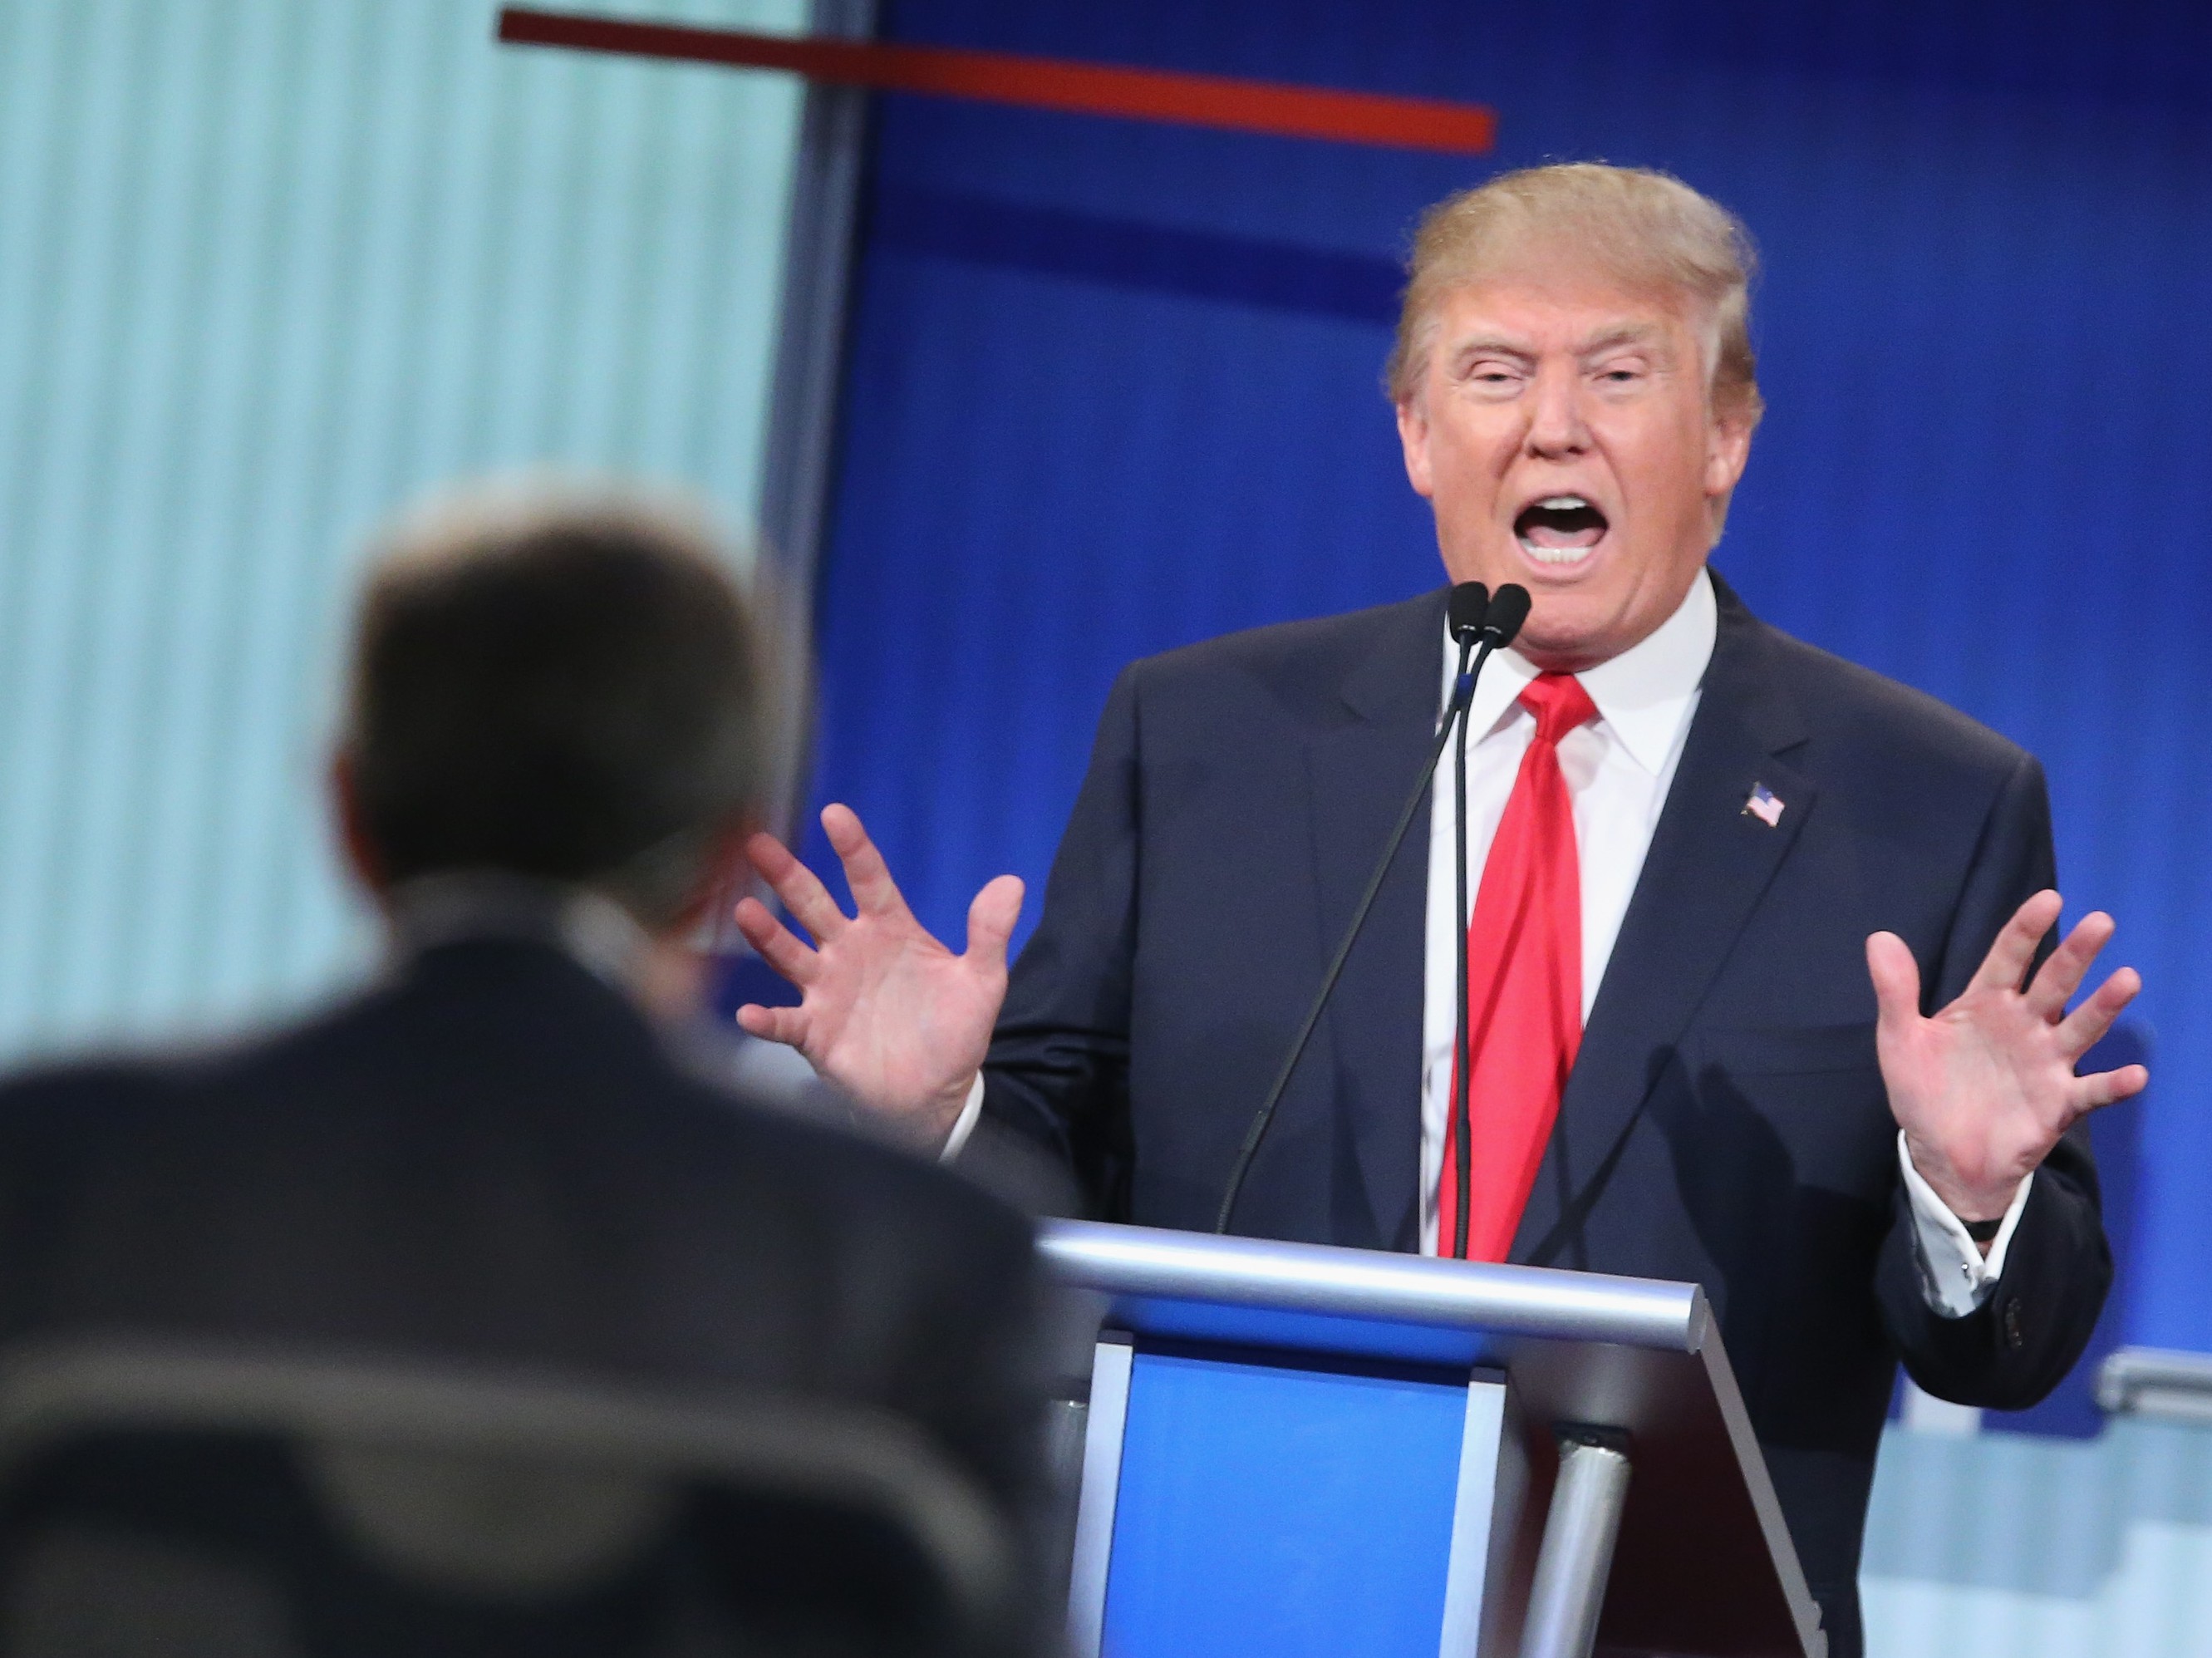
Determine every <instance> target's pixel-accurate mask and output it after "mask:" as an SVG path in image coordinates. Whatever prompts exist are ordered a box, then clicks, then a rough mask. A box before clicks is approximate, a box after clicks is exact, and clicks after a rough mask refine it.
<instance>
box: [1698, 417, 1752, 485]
mask: <svg viewBox="0 0 2212 1658" xmlns="http://www.w3.org/2000/svg"><path fill="white" fill-rule="evenodd" d="M1750 459H1751V422H1749V421H1748V420H1747V419H1745V418H1744V416H1742V415H1741V414H1740V413H1739V414H1726V415H1724V414H1721V413H1719V412H1718V411H1716V412H1715V413H1714V414H1713V416H1712V417H1711V419H1710V420H1708V421H1707V422H1705V496H1706V498H1707V499H1708V500H1711V501H1725V500H1727V499H1728V497H1729V495H1730V494H1731V493H1732V492H1733V491H1734V490H1735V486H1736V483H1737V482H1738V481H1739V480H1740V479H1741V478H1742V477H1743V469H1744V467H1745V465H1747V463H1748V462H1749V461H1750Z"/></svg>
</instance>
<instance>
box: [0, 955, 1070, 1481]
mask: <svg viewBox="0 0 2212 1658" xmlns="http://www.w3.org/2000/svg"><path fill="white" fill-rule="evenodd" d="M1032 1256H1033V1245H1032V1242H1031V1236H1030V1227H1029V1225H1028V1224H1027V1223H1025V1222H1024V1220H1023V1219H1022V1218H1021V1217H1020V1216H1018V1215H1017V1214H1016V1213H1014V1212H1012V1210H1009V1209H1006V1208H1005V1207H1003V1206H1000V1205H999V1204H998V1203H996V1202H994V1201H993V1200H992V1199H988V1198H986V1197H985V1196H984V1195H983V1194H982V1193H981V1192H979V1191H976V1190H975V1189H973V1188H972V1187H969V1185H968V1184H967V1183H966V1182H965V1181H960V1180H957V1179H956V1178H954V1177H952V1176H951V1175H946V1174H945V1173H944V1172H942V1171H940V1170H939V1169H933V1168H929V1167H927V1166H925V1165H923V1164H921V1163H918V1162H916V1161H915V1160H914V1159H913V1158H910V1157H905V1156H903V1155H901V1154H899V1153H897V1152H895V1151H890V1150H889V1149H887V1148H884V1147H881V1146H878V1145H872V1144H869V1143H866V1142H863V1141H861V1140H859V1139H854V1138H853V1137H851V1136H849V1135H848V1134H845V1133H839V1132H837V1131H836V1130H833V1129H830V1128H827V1127H817V1126H816V1125H814V1124H812V1123H810V1122H807V1121H801V1120H799V1119H798V1118H796V1117H794V1116H792V1115H790V1114H786V1113H781V1112H775V1111H769V1110H765V1109H762V1108H757V1107H754V1106H750V1105H748V1104H746V1103H745V1102H743V1101H741V1100H739V1099H738V1098H736V1097H735V1096H732V1095H730V1094H729V1093H727V1092H726V1091H724V1090H722V1089H721V1088H720V1087H718V1086H716V1085H714V1084H713V1083H711V1082H710V1081H708V1080H707V1079H706V1078H703V1077H702V1076H698V1075H694V1074H693V1073H692V1072H690V1070H689V1069H687V1068H686V1067H685V1066H682V1065H680V1064H679V1063H678V1062H677V1061H676V1060H675V1059H674V1058H673V1057H672V1056H671V1052H670V1050H669V1049H668V1048H666V1047H665V1046H664V1044H663V1042H661V1040H660V1038H659V1035H658V1034H657V1033H656V1032H655V1031H654V1030H653V1029H652V1028H651V1027H650V1026H649V1025H648V1024H647V1022H646V1020H645V1018H644V1017H642V1016H641V1014H640V1013H639V1012H638V1011H637V1010H636V1009H635V1007H633V1006H632V1005H630V1003H629V1000H628V999H626V998H625V997H623V996H622V995H620V994H618V993H617V992H616V991H614V990H613V989H611V988H610V987H608V986H607V985H605V983H602V982H601V981H599V979H597V978H596V977H594V976H593V975H592V974H591V973H589V972H588V971H586V969H584V968H582V967H581V966H580V965H578V964H577V963H575V962H574V961H573V960H571V959H570V958H569V957H567V956H566V955H564V954H562V952H561V951H559V950H556V949H554V948H551V947H550V946H548V945H546V944H538V943H532V942H526V941H524V940H521V939H514V938H476V939H468V940H465V941H460V942H456V943H451V944H443V945H440V946H438V947H436V948H435V949H430V950H425V951H423V952H422V953H421V954H420V955H417V956H416V957H413V958H412V959H411V960H410V961H409V962H407V963H404V966H403V967H402V968H401V969H399V970H398V972H396V973H395V974H394V975H392V977H391V978H390V979H388V980H387V981H385V982H383V983H381V984H379V985H377V986H375V987H373V988H371V989H369V990H368V991H367V992H366V993H362V994H361V995H359V996H356V997H354V998H352V999H349V1000H347V1001H345V1002H344V1003H343V1004H341V1005H338V1006H337V1007H334V1008H332V1009H331V1010H330V1011H327V1012H325V1013H324V1014H322V1015H320V1016H319V1017H314V1018H312V1019H310V1020H307V1021H306V1022H304V1023H301V1024H299V1025H297V1026H295V1027H293V1028H290V1029H284V1030H282V1031H279V1032H276V1033H275V1034H273V1035H268V1036H265V1037H263V1038H260V1039H258V1040H254V1041H251V1042H243V1043H240V1044H238V1045H236V1046H233V1047H226V1048H222V1049H219V1050H216V1051H212V1052H209V1053H205V1054H198V1055H196V1056H181V1057H169V1058H151V1059H146V1060H116V1061H99V1062H92V1063H80V1064H74V1065H70V1066H62V1067H58V1068H55V1069H52V1070H47V1071H44V1072H37V1073H33V1074H30V1075H27V1076H23V1077H20V1078H15V1079H14V1080H13V1081H11V1082H9V1084H7V1085H5V1086H0V1343H5V1342H10V1341H18V1340H23V1339H31V1338H38V1337H46V1336H57V1335H70V1334H76V1333H98V1332H125V1333H146V1334H152V1335H156V1336H173V1337H177V1338H182V1339H190V1338H192V1337H207V1338H212V1339H234V1340H239V1341H244V1342H248V1343H257V1344H258V1343H273V1344H277V1345H284V1346H300V1345H305V1346H309V1347H313V1348H320V1349H336V1350H340V1351H359V1352H364V1353H369V1354H377V1353H386V1354H393V1355H398V1356H401V1357H410V1356H411V1357H424V1358H429V1359H442V1360H459V1361H464V1362H483V1363H494V1364H499V1365H516V1366H526V1367H538V1368H542V1369H544V1370H547V1371H548V1372H550V1373H552V1374H556V1375H559V1374H569V1375H574V1376H581V1377H583V1378H586V1379H592V1378H600V1379H607V1380H611V1381H613V1382H617V1383H624V1382H627V1383H636V1384H641V1385H645V1386H648V1387H657V1386H662V1385H666V1386H671V1387H675V1388H683V1389H686V1390H690V1391H692V1392H696V1391H698V1390H699V1389H702V1388H705V1389H709V1390H711V1389H713V1388H715V1387H717V1386H719V1385H723V1384H730V1385H734V1386H737V1387H740V1388H764V1389H769V1390H771V1391H780V1392H787V1393H791V1394H798V1395H800V1396H804V1397H806V1398H811V1399H817V1400H829V1401H836V1402H844V1403H850V1404H855V1405H860V1406H871V1407H874V1408H878V1409H881V1410H884V1411H885V1412H890V1413H891V1414H893V1415H896V1416H898V1417H901V1418H904V1419H906V1420H907V1421H908V1422H910V1423H912V1424H915V1426H916V1427H917V1428H919V1429H920V1430H921V1432H923V1433H924V1434H925V1435H927V1436H929V1437H931V1438H932V1439H933V1440H934V1441H936V1442H937V1443H938V1444H939V1446H940V1447H941V1448H943V1449H944V1451H945V1454H946V1455H947V1456H948V1457H949V1458H950V1459H951V1461H953V1462H954V1463H955V1465H956V1466H957V1467H960V1468H961V1469H962V1470H963V1472H965V1473H968V1474H969V1476H970V1477H971V1478H973V1479H975V1481H976V1482H977V1484H978V1485H980V1486H981V1487H982V1488H983V1489H984V1490H985V1491H987V1492H988V1493H990V1494H991V1495H992V1496H993V1497H996V1498H997V1499H999V1500H1000V1502H1001V1503H1003V1504H1004V1505H1006V1508H1007V1509H1009V1511H1010V1512H1012V1513H1015V1514H1018V1515H1023V1516H1024V1517H1026V1515H1027V1513H1028V1511H1029V1509H1030V1506H1031V1505H1032V1504H1033V1503H1035V1502H1036V1498H1037V1495H1038V1487H1039V1485H1040V1479H1041V1469H1040V1467H1039V1466H1038V1453H1037V1448H1036V1436H1037V1431H1038V1419H1039V1415H1040V1412H1041V1411H1042V1406H1043V1394H1044V1389H1043V1383H1042V1359H1041V1358H1040V1357H1039V1356H1038V1354H1037V1352H1036V1346H1035V1343H1036V1322H1035V1313H1036V1305H1035V1302H1036V1282H1035V1278H1036V1269H1035V1266H1034V1264H1033V1260H1032Z"/></svg>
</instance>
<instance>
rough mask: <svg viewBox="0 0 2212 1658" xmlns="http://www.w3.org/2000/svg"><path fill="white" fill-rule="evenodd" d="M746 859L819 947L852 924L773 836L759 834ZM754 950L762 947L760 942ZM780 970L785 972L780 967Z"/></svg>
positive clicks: (747, 849)
mask: <svg viewBox="0 0 2212 1658" xmlns="http://www.w3.org/2000/svg"><path fill="white" fill-rule="evenodd" d="M745 857H746V859H748V860H749V861H750V863H751V865H752V866H753V867H754V868H755V869H757V870H758V871H759V872H760V877H761V879H762V880H763V881H765V882H767V883H768V884H769V888H770V890H773V891H774V892H775V896H777V897H779V898H781V900H783V907H784V908H786V909H787V910H789V911H790V912H791V914H792V915H793V919H795V920H797V921H798V923H799V926H803V927H805V929H806V930H807V931H808V932H811V933H812V934H813V935H814V938H815V942H817V944H827V943H828V942H829V940H830V939H832V938H836V936H837V935H838V934H839V933H840V932H843V931H844V930H845V929H846V927H847V926H849V925H851V918H850V917H849V916H848V915H847V914H845V912H844V911H843V910H842V909H840V908H837V901H836V899H835V898H832V897H831V896H829V888H827V887H825V886H823V884H822V883H821V881H820V880H819V879H818V878H817V877H816V875H815V873H814V872H813V871H812V870H811V869H809V868H807V867H806V865H804V864H802V863H800V862H799V859H796V858H794V857H793V856H792V855H791V850H790V848H789V847H786V846H785V845H784V844H783V842H782V841H779V840H777V839H776V838H775V836H774V835H754V836H752V837H751V838H750V840H748V841H746V842H745ZM738 926H744V921H743V920H739V922H738ZM746 936H747V937H749V938H750V936H751V935H750V934H747V935H746ZM754 948H755V949H758V948H759V945H758V944H757V942H756V944H755V945H754ZM765 953H766V952H765V951H763V954H765ZM777 971H779V972H781V971H782V969H780V968H779V969H777Z"/></svg>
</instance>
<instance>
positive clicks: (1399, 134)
mask: <svg viewBox="0 0 2212 1658" xmlns="http://www.w3.org/2000/svg"><path fill="white" fill-rule="evenodd" d="M499 38H500V39H501V40H504V41H506V42H507V43H508V44H510V45H513V46H568V47H571V48H574V49H575V50H578V51H581V52H617V53H620V54H623V55H625V56H629V57H634V58H675V59H678V60H681V61H684V62H687V63H695V64H731V65H734V66H736V67H738V68H741V69H772V70H789V71H791V72H793V73H794V74H798V75H804V76H807V77H809V78H810V79H812V80H817V81H833V82H840V83H842V84H844V85H848V86H862V87H874V88H878V89H880V90H883V91H886V92H919V93H926V94H933V95H934V96H937V97H940V98H973V99H980V100H983V101H985V102H988V103H997V104H1019V105H1023V106H1026V107H1029V108H1031V109H1056V110H1066V111H1072V112H1075V113H1078V114H1084V115H1115V116H1121V117H1123V118H1127V119H1129V120H1134V121H1174V122H1182V123H1184V124H1186V125H1192V126H1206V127H1226V128H1230V129H1231V130H1233V131H1239V132H1266V133H1273V134H1275V135H1277V136H1279V137H1291V138H1331V139H1335V140H1337V141H1338V142H1340V143H1354V144H1389V145H1394V146H1396V147H1398V148H1401V149H1437V150H1448V151H1452V152H1455V153H1457V154H1463V155H1465V154H1475V153H1479V152H1480V151H1483V150H1486V149H1489V148H1490V147H1491V145H1492V143H1494V142H1495V141H1496V138H1497V135H1498V115H1497V112H1495V111H1493V110H1489V109H1486V108H1484V107H1483V106H1480V105H1479V104H1455V103H1449V102H1446V101H1445V100H1442V99H1437V98H1397V97H1389V96H1386V95H1384V94H1379V93H1370V92H1336V91H1332V90H1329V89H1328V88H1322V87H1301V86H1288V85H1284V84H1281V83H1279V82H1266V81H1243V80H1237V79H1235V78H1232V77H1231V76H1223V75H1183V74H1177V73H1173V72H1170V71H1168V70H1141V69H1121V68H1118V67H1115V66H1113V65H1109V64H1079V63H1072V62H1068V61H1066V60H1065V59H1060V58H1030V57H1023V56H1018V55H1017V54H1015V53H1012V52H963V51H957V50H955V49H952V48H950V47H945V46H893V45H889V44H886V43H884V42H882V41H874V40H825V39H791V38H789V37H787V36H784V35H775V34H747V33H739V32H738V31H736V30H732V29H702V28H687V27H681V26H679V25H677V24H672V23H635V22H629V21H623V20H621V19H617V18H611V17H582V16H577V15H574V14H572V13H565V12H550V11H535V10H532V9H529V8H526V7H522V6H509V7H507V9H505V10H503V11H501V13H500V15H499Z"/></svg>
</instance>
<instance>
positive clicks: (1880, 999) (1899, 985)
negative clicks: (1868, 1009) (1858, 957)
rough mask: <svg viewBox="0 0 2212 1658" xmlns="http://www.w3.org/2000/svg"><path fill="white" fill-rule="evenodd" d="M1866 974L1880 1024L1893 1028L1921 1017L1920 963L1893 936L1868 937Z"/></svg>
mask: <svg viewBox="0 0 2212 1658" xmlns="http://www.w3.org/2000/svg"><path fill="white" fill-rule="evenodd" d="M1866 951H1867V974H1868V976H1869V977H1870V978H1872V979H1873V981H1874V999H1875V1007H1876V1009H1877V1010H1878V1011H1879V1012H1880V1014H1881V1022H1882V1023H1884V1024H1887V1025H1895V1024H1899V1023H1903V1022H1905V1021H1907V1020H1910V1019H1915V1018H1917V1017H1919V1016H1920V963H1917V962H1916V961H1914V960H1913V959H1912V951H1911V949H1910V948H1909V947H1908V946H1907V945H1906V944H1905V940H1904V939H1902V938H1899V937H1898V936H1897V935H1896V934H1895V933H1894V932H1875V933H1870V934H1869V935H1868V937H1867V942H1866Z"/></svg>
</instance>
